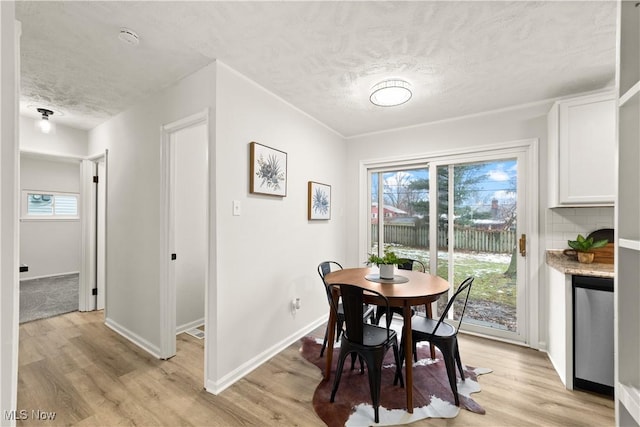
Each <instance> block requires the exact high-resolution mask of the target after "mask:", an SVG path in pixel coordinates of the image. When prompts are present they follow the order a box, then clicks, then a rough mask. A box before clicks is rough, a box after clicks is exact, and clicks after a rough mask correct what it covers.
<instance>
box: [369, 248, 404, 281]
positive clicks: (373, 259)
mask: <svg viewBox="0 0 640 427" xmlns="http://www.w3.org/2000/svg"><path fill="white" fill-rule="evenodd" d="M367 262H368V263H370V264H374V265H377V266H378V268H379V269H380V278H381V279H393V273H394V267H395V266H396V265H397V264H401V263H403V262H404V260H403V259H402V258H398V256H397V255H396V254H395V253H394V252H393V251H389V250H386V251H384V256H378V255H376V254H369V258H368V259H367Z"/></svg>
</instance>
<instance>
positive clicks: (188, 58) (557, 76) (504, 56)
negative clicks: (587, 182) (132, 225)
mask: <svg viewBox="0 0 640 427" xmlns="http://www.w3.org/2000/svg"><path fill="white" fill-rule="evenodd" d="M16 9H17V11H16V15H17V19H18V20H20V21H21V22H22V41H21V55H22V60H21V61H22V63H21V66H22V71H21V75H22V88H21V92H22V93H21V111H22V113H23V114H33V113H34V110H35V107H40V106H45V107H49V108H51V109H53V110H54V111H56V112H57V113H61V114H62V116H61V114H57V115H54V119H53V120H58V121H59V122H60V123H64V124H67V125H70V126H74V127H79V128H84V129H90V128H92V127H94V126H96V125H98V124H100V123H102V122H103V121H105V120H106V119H108V118H110V117H111V116H113V115H114V114H117V113H119V112H120V111H123V110H124V109H126V108H127V107H129V106H131V105H133V104H135V103H136V102H138V101H140V100H142V99H144V98H146V97H148V96H150V95H152V94H153V93H155V92H157V91H158V90H160V89H162V88H164V87H167V86H169V85H171V84H172V83H174V82H175V81H176V80H178V79H180V78H181V77H184V76H186V75H188V74H190V73H192V72H194V71H196V70H198V69H200V68H202V67H203V66H205V65H206V64H208V63H210V62H212V61H213V60H215V59H219V60H221V61H222V62H224V63H226V64H228V65H229V66H231V67H232V68H234V69H236V70H237V71H239V72H240V73H242V74H244V75H246V76H247V77H249V78H250V79H252V80H254V81H256V82H258V83H259V84H260V85H262V86H264V87H265V88H267V89H268V90H270V91H271V92H273V93H275V94H277V95H278V96H280V97H282V98H283V99H285V100H286V101H288V102H289V103H291V104H293V105H295V106H296V107H298V108H299V109H301V110H302V111H305V112H306V113H308V114H309V115H311V116H313V117H315V118H316V119H318V120H319V121H321V122H323V123H325V124H326V125H327V126H329V127H331V128H332V129H334V130H336V131H337V132H339V133H340V134H342V135H344V136H352V135H358V134H362V133H368V132H375V131H380V130H385V129H391V128H397V127H403V126H410V125H415V124H419V123H425V122H431V121H436V120H441V119H446V118H450V117H457V116H462V115H467V114H474V113H479V112H483V111H487V110H492V109H498V108H504V107H509V106H513V105H519V104H524V103H529V102H535V101H539V100H543V99H549V98H554V97H559V96H564V95H568V94H573V93H578V92H586V91H591V90H597V89H601V88H604V87H606V86H611V85H612V84H613V80H614V75H615V37H616V30H615V25H616V4H615V2H614V1H585V2H582V1H567V2H562V1H543V2H533V1H514V2H499V1H487V2H484V1H472V2H458V1H444V2H341V1H333V2H325V1H323V2H241V1H232V2H206V1H201V2H190V1H171V2H168V1H164V2H133V1H126V2H117V1H108V2H96V1H72V2H57V1H46V2H33V1H18V2H17V6H16ZM120 27H128V28H131V29H133V30H135V31H136V32H137V33H138V34H139V36H140V44H139V46H137V47H133V46H129V45H126V44H124V43H122V42H120V41H119V40H118V37H117V35H118V31H119V29H120ZM389 77H398V78H402V79H404V80H406V81H408V82H409V83H411V85H412V87H413V98H412V99H411V100H410V101H409V102H408V103H406V104H404V105H402V106H400V107H393V108H384V107H375V106H373V105H372V104H371V103H370V102H369V90H370V89H371V87H372V86H374V85H375V84H376V83H378V82H379V81H381V80H383V79H385V78H389Z"/></svg>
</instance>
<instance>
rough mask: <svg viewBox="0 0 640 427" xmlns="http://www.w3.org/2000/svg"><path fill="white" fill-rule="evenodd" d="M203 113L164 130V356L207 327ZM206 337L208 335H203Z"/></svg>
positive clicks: (205, 127)
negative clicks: (183, 335)
mask: <svg viewBox="0 0 640 427" xmlns="http://www.w3.org/2000/svg"><path fill="white" fill-rule="evenodd" d="M207 117H208V114H207V112H206V111H205V112H203V113H200V114H196V115H194V116H191V117H188V118H185V119H183V120H180V121H178V122H174V123H171V124H168V125H166V126H164V127H163V139H162V154H161V157H162V196H163V197H162V201H161V203H162V206H163V209H162V211H161V212H162V218H161V224H162V225H161V226H162V230H161V239H162V241H161V247H162V252H161V274H160V289H161V316H162V319H161V320H162V331H161V349H160V350H161V357H162V358H163V359H167V358H170V357H173V356H174V355H175V353H176V335H177V334H179V333H182V332H189V333H190V334H193V335H194V336H195V335H197V334H195V333H194V331H196V330H197V328H202V327H203V326H204V325H205V312H206V309H205V301H206V293H207V283H208V265H209V262H208V260H209V238H208V236H209V232H208V230H209V226H208V222H209V152H208V145H209V137H208V121H207ZM201 336H202V337H204V333H203V334H201Z"/></svg>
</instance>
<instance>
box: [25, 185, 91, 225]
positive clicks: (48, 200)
mask: <svg viewBox="0 0 640 427" xmlns="http://www.w3.org/2000/svg"><path fill="white" fill-rule="evenodd" d="M78 199H79V194H76V193H54V192H41V191H24V192H23V203H22V217H23V218H31V219H78V218H79V217H80V216H79V214H78Z"/></svg>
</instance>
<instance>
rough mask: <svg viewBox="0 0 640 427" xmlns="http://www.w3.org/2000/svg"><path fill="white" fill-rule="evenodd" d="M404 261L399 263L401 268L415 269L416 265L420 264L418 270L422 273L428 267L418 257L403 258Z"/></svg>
mask: <svg viewBox="0 0 640 427" xmlns="http://www.w3.org/2000/svg"><path fill="white" fill-rule="evenodd" d="M403 260H404V262H402V263H400V264H398V268H399V269H400V270H413V267H414V266H416V265H417V266H418V271H421V272H422V273H424V272H426V271H427V270H426V268H425V266H424V264H423V263H422V261H418V260H417V259H410V258H403Z"/></svg>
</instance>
